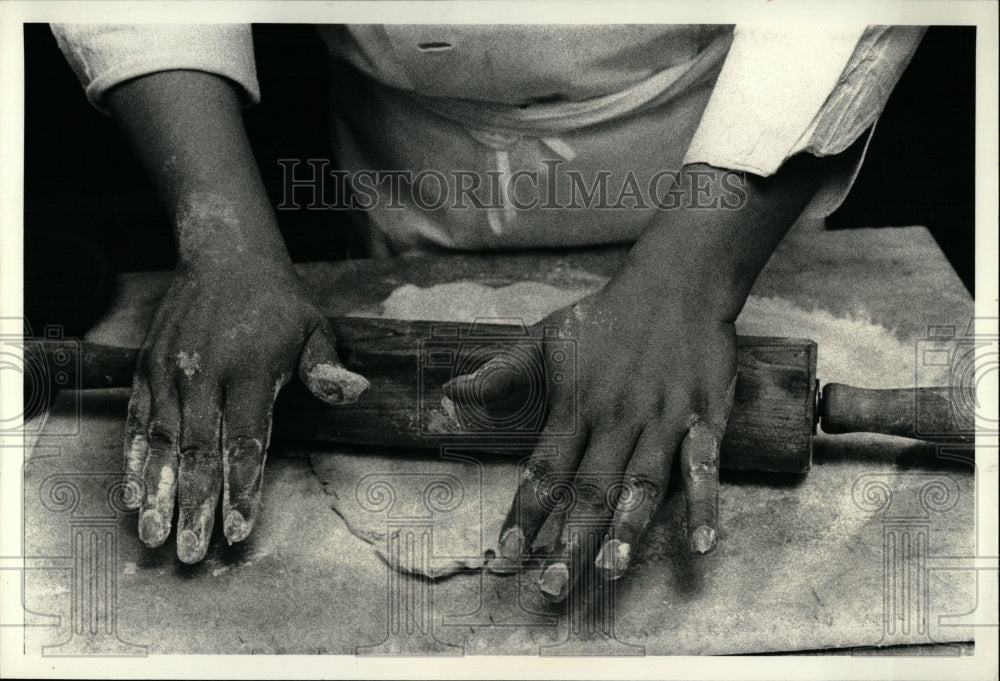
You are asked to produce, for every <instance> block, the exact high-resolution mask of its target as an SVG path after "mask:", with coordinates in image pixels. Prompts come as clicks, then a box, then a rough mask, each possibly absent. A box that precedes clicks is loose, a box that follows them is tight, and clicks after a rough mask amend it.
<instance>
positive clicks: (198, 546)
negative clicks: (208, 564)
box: [177, 530, 208, 564]
mask: <svg viewBox="0 0 1000 681" xmlns="http://www.w3.org/2000/svg"><path fill="white" fill-rule="evenodd" d="M207 551H208V542H204V543H203V542H202V541H201V539H200V538H199V537H198V535H197V534H195V533H194V531H193V530H183V531H182V532H180V533H179V534H178V535H177V557H178V558H180V560H181V562H183V563H188V564H191V563H197V562H198V561H200V560H201V559H202V558H204V557H205V553H207Z"/></svg>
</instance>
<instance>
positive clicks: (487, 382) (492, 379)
mask: <svg viewBox="0 0 1000 681" xmlns="http://www.w3.org/2000/svg"><path fill="white" fill-rule="evenodd" d="M539 358H540V355H539V352H538V349H537V348H535V347H534V346H532V345H518V346H515V347H513V348H510V349H509V350H504V351H503V352H501V353H500V354H498V355H497V356H496V357H493V358H492V359H490V360H489V361H488V362H486V364H484V365H482V366H481V367H479V368H478V369H476V370H475V371H474V372H472V373H471V374H464V375H462V376H456V377H455V378H453V379H451V380H450V381H448V382H447V383H445V384H444V386H443V387H442V390H443V391H444V394H445V397H446V398H448V399H449V400H451V401H452V402H453V403H455V404H456V405H457V406H458V408H459V409H462V408H466V409H468V408H470V407H471V408H476V407H480V408H486V409H490V408H497V407H500V406H502V405H503V404H504V402H505V400H507V399H509V398H510V397H511V396H512V395H514V394H517V393H519V392H522V391H523V390H524V389H525V388H526V387H529V385H530V384H531V382H532V379H533V378H536V379H540V378H541V377H544V375H545V374H544V372H542V371H536V372H532V371H530V369H531V368H533V367H537V366H539V365H540V361H539ZM537 388H538V389H539V390H541V389H542V386H541V385H539V386H537Z"/></svg>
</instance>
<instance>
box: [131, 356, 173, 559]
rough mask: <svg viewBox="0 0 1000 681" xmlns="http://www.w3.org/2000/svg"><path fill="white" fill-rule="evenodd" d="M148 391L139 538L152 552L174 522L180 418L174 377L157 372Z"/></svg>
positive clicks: (150, 374)
mask: <svg viewBox="0 0 1000 681" xmlns="http://www.w3.org/2000/svg"><path fill="white" fill-rule="evenodd" d="M149 387H150V395H151V400H150V410H149V430H148V431H147V434H146V435H147V441H148V453H147V456H146V461H145V463H144V465H143V468H142V480H143V485H144V486H145V489H146V495H145V498H144V500H143V502H142V506H141V508H142V511H141V512H140V513H139V538H140V539H141V540H142V541H143V543H145V544H146V545H147V546H149V547H151V548H153V547H156V546H159V545H161V544H162V543H163V542H164V541H166V539H167V536H168V535H169V534H170V526H171V523H172V521H173V514H174V497H175V495H176V493H177V464H178V451H177V446H178V440H179V438H180V432H179V431H180V420H181V416H180V409H179V406H178V395H177V388H176V385H175V384H174V381H173V376H170V375H168V374H167V372H166V371H164V370H163V369H161V368H154V369H153V370H152V371H151V372H150V373H149Z"/></svg>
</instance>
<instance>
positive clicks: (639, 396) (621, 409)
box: [445, 272, 737, 601]
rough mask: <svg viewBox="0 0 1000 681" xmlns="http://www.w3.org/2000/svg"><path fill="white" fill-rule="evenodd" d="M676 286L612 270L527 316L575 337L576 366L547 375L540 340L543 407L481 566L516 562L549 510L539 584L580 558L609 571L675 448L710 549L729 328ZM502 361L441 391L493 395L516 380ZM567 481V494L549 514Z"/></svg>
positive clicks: (699, 541)
mask: <svg viewBox="0 0 1000 681" xmlns="http://www.w3.org/2000/svg"><path fill="white" fill-rule="evenodd" d="M686 288H687V291H688V292H686V293H684V294H681V293H678V292H676V291H671V290H669V289H668V290H650V288H649V284H648V283H647V282H646V281H644V280H643V278H642V277H639V276H630V274H629V273H628V272H625V273H623V274H622V275H620V276H619V277H617V278H616V279H614V280H612V282H611V283H609V285H608V286H607V287H606V288H605V289H604V290H602V291H601V292H599V293H597V294H595V295H593V296H591V297H589V298H586V299H584V300H583V301H581V302H579V303H578V304H576V305H574V306H572V307H570V308H565V309H563V310H559V311H558V312H556V313H554V314H553V315H551V316H549V317H548V318H547V319H545V320H544V321H542V322H541V323H540V324H539V326H543V327H547V328H552V327H556V328H558V329H559V336H560V339H561V340H560V341H559V342H565V340H570V341H575V347H576V355H577V369H576V373H575V377H574V379H573V380H563V381H562V382H558V383H557V382H554V381H552V380H551V376H552V375H553V370H554V367H552V366H550V365H549V359H548V358H549V353H548V352H546V348H545V343H551V342H552V341H540V342H541V343H542V346H541V348H540V356H541V358H544V359H542V360H541V361H542V362H543V365H544V366H545V368H546V375H547V376H548V377H549V378H550V380H548V381H547V388H548V399H547V402H548V407H549V413H548V415H547V420H546V425H545V429H544V431H543V433H542V436H541V438H540V440H539V442H538V445H537V447H536V449H535V452H534V454H533V455H532V456H531V458H530V459H529V461H528V462H527V466H526V469H525V474H524V477H523V478H522V482H521V484H520V487H519V489H518V491H517V494H516V497H515V499H514V503H513V505H512V507H511V509H510V511H509V513H508V515H507V518H506V521H505V522H504V524H503V529H502V531H501V537H500V546H499V548H500V557H499V558H498V559H497V560H495V561H494V565H493V567H494V569H497V571H503V570H504V568H513V567H515V566H517V565H520V564H521V563H522V562H523V561H524V560H525V559H526V558H527V557H528V556H529V554H530V553H531V547H532V543H533V542H534V541H535V538H536V536H537V535H538V532H539V529H540V528H541V527H542V525H543V524H544V523H545V522H546V521H548V520H549V516H550V515H553V516H554V518H553V519H552V522H557V523H561V530H560V532H558V533H556V534H557V536H558V537H559V538H558V540H557V541H556V542H555V545H554V546H545V547H535V548H536V550H537V549H541V553H542V554H544V557H543V558H542V565H541V567H542V570H543V571H542V573H541V577H540V587H541V590H542V592H543V593H545V594H546V595H547V596H548V597H549V598H550V599H551V600H553V601H561V600H563V599H565V598H566V596H567V593H568V592H569V590H570V589H571V588H572V587H573V585H574V584H575V583H576V581H577V580H578V578H579V577H580V575H581V574H582V571H583V569H584V567H585V564H586V562H587V561H593V562H594V565H595V566H596V568H597V571H598V573H599V574H601V575H602V576H603V577H604V578H606V579H617V578H618V577H620V576H621V575H622V574H623V573H624V572H625V570H626V569H627V568H628V566H629V562H630V560H631V556H632V554H633V551H634V548H633V547H635V546H636V544H637V542H639V541H640V540H641V538H642V536H643V534H644V532H645V530H646V529H647V527H648V525H649V522H650V519H651V518H652V516H653V513H654V512H655V511H656V509H657V507H659V506H660V504H661V502H662V501H663V498H664V493H665V491H666V489H667V484H668V481H669V479H670V475H671V472H672V469H673V467H674V460H675V458H676V456H677V454H678V453H679V455H680V473H681V477H682V480H683V484H684V487H685V490H686V494H687V509H688V523H687V524H688V542H689V545H690V550H691V551H694V552H697V553H706V552H708V551H711V550H712V549H713V548H714V546H715V544H716V538H717V530H718V489H719V481H718V476H719V445H720V443H721V440H722V436H723V433H724V432H725V427H726V421H727V419H728V417H729V411H730V408H731V406H732V399H733V388H734V385H735V376H736V356H737V355H736V335H735V331H734V328H733V325H732V323H731V321H728V320H726V319H725V315H722V314H719V315H716V314H714V313H713V310H714V309H715V308H714V307H713V306H712V305H708V304H706V303H705V301H703V300H700V299H696V297H695V296H692V295H690V293H689V292H690V291H691V290H692V289H691V287H686ZM539 335H540V336H541V335H544V334H539ZM512 366H514V364H513V363H511V362H508V361H507V360H506V359H505V357H504V356H502V355H501V356H499V357H497V358H495V359H493V360H491V361H490V362H488V363H487V365H485V366H484V367H483V368H482V369H481V370H480V371H478V372H476V373H475V374H472V375H469V376H464V377H459V378H457V379H455V380H453V381H451V382H450V383H449V384H448V385H446V386H445V392H446V395H447V396H448V397H449V398H451V399H452V400H453V401H455V402H456V403H457V405H458V406H459V408H461V405H462V404H463V402H465V401H466V400H468V399H475V400H477V401H481V402H489V401H490V400H499V399H500V398H501V396H502V395H505V394H508V393H509V392H510V391H512V390H516V389H517V383H518V379H519V374H518V372H516V371H514V370H512V369H511V368H510V367H512ZM563 371H565V370H563ZM574 412H575V413H574ZM574 419H575V421H574ZM574 422H575V424H576V425H575V429H574ZM559 433H572V435H569V436H561V435H558V434H559ZM570 481H572V482H573V493H572V494H573V496H574V497H575V503H573V504H572V505H571V508H570V510H569V511H568V513H567V514H566V515H565V517H561V515H560V510H561V509H560V505H561V504H562V503H563V502H564V500H565V497H564V496H563V494H564V492H565V490H566V483H567V482H570Z"/></svg>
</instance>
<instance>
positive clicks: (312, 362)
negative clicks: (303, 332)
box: [299, 320, 370, 404]
mask: <svg viewBox="0 0 1000 681" xmlns="http://www.w3.org/2000/svg"><path fill="white" fill-rule="evenodd" d="M299 378H300V379H301V380H302V382H303V383H305V385H306V387H307V388H309V391H310V392H311V393H312V394H313V395H315V396H316V397H318V398H319V399H321V400H323V401H324V402H326V403H327V404H352V403H354V402H357V401H358V398H359V397H361V394H362V393H364V392H365V391H366V390H368V387H369V386H370V384H369V383H368V379H366V378H365V377H364V376H362V375H360V374H356V373H354V372H353V371H349V370H347V369H345V368H344V365H343V364H341V363H340V358H339V357H338V356H337V340H336V338H335V337H334V335H333V330H332V329H331V328H330V324H329V323H328V322H327V321H326V320H323V322H322V323H320V324H319V326H317V327H316V329H315V330H314V331H313V332H312V334H311V335H310V336H309V339H308V340H307V341H306V344H305V347H304V348H303V349H302V357H301V358H300V359H299Z"/></svg>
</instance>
